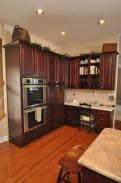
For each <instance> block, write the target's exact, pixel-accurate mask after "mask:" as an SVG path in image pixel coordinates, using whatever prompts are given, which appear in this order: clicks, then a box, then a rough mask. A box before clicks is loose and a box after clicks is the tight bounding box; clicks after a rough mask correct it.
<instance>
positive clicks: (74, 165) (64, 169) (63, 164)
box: [56, 145, 84, 183]
mask: <svg viewBox="0 0 121 183" xmlns="http://www.w3.org/2000/svg"><path fill="white" fill-rule="evenodd" d="M83 153H84V148H83V147H82V146H81V145H76V146H74V147H72V149H71V150H70V151H69V152H68V153H67V154H65V156H64V157H63V158H61V160H60V161H59V162H58V164H59V167H60V172H59V175H58V178H57V182H56V183H61V182H62V181H64V182H66V183H71V182H70V181H69V174H70V173H73V174H77V176H78V183H81V175H80V173H81V171H82V169H81V165H79V164H78V159H79V158H80V156H81V155H82V154H83ZM63 173H64V174H63Z"/></svg>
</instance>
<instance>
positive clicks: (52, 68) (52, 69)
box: [47, 53, 57, 84]
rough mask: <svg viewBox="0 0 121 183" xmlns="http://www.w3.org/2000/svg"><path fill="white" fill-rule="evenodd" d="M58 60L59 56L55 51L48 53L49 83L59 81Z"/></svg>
mask: <svg viewBox="0 0 121 183" xmlns="http://www.w3.org/2000/svg"><path fill="white" fill-rule="evenodd" d="M56 60H57V56H56V55H55V54H54V53H48V54H47V81H48V84H55V83H57V78H56V77H57V75H56Z"/></svg>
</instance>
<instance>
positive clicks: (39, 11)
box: [36, 9, 44, 15]
mask: <svg viewBox="0 0 121 183" xmlns="http://www.w3.org/2000/svg"><path fill="white" fill-rule="evenodd" d="M36 13H37V14H38V15H43V14H44V11H43V10H42V9H38V10H37V11H36Z"/></svg>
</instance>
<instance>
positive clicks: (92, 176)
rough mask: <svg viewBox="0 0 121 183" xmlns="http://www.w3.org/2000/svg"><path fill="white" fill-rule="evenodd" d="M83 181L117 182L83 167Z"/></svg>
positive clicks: (95, 182)
mask: <svg viewBox="0 0 121 183" xmlns="http://www.w3.org/2000/svg"><path fill="white" fill-rule="evenodd" d="M82 183H116V182H115V181H113V180H111V179H109V178H107V177H104V176H102V175H100V174H97V173H95V172H93V171H92V170H89V169H88V168H85V167H82Z"/></svg>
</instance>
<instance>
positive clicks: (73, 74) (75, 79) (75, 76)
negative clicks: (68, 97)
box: [70, 58, 79, 88]
mask: <svg viewBox="0 0 121 183" xmlns="http://www.w3.org/2000/svg"><path fill="white" fill-rule="evenodd" d="M78 87H79V60H78V59H77V58H76V59H72V60H70V88H78Z"/></svg>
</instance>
